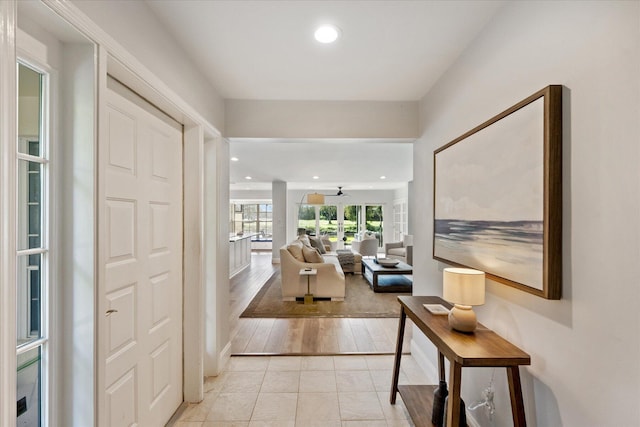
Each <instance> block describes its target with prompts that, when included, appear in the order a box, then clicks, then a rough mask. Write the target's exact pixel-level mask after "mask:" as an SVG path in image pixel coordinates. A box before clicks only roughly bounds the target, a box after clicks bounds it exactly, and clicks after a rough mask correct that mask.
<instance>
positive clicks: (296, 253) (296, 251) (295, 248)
mask: <svg viewBox="0 0 640 427" xmlns="http://www.w3.org/2000/svg"><path fill="white" fill-rule="evenodd" d="M303 247H304V246H303V244H302V243H300V242H293V243H291V244H290V245H288V246H287V250H288V251H289V253H290V254H291V256H293V257H294V258H295V259H296V260H298V261H300V262H304V255H302V248H303Z"/></svg>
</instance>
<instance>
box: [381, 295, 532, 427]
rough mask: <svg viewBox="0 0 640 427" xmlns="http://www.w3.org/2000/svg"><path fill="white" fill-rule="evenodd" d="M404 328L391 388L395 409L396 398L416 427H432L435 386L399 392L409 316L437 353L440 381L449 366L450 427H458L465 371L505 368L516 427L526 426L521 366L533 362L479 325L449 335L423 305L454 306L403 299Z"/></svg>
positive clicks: (400, 327)
mask: <svg viewBox="0 0 640 427" xmlns="http://www.w3.org/2000/svg"><path fill="white" fill-rule="evenodd" d="M398 301H399V302H400V306H401V312H400V322H399V325H398V341H397V345H396V356H395V364H394V368H393V379H392V383H391V399H390V401H391V404H395V403H396V394H397V393H398V392H399V393H400V396H402V400H403V401H404V404H405V406H406V407H407V410H408V411H409V415H411V418H412V420H413V422H414V424H415V425H416V427H421V426H429V427H431V426H432V424H431V408H432V406H433V403H432V402H433V391H434V390H435V388H436V386H430V385H417V386H416V385H401V386H398V375H399V374H400V360H401V358H402V341H403V338H404V327H405V323H406V320H407V316H409V318H410V319H411V320H412V321H413V322H414V323H415V325H416V326H417V327H418V329H420V331H422V333H423V334H425V335H426V337H427V338H429V339H430V340H431V342H432V343H433V344H434V345H435V346H436V348H437V349H438V371H439V376H440V380H441V381H444V380H445V372H444V371H445V367H444V358H445V357H446V358H447V359H448V360H449V364H450V368H449V384H448V386H449V404H448V405H447V413H446V419H447V422H446V424H447V426H449V427H459V425H460V419H459V418H460V386H461V380H462V368H463V367H503V368H506V369H507V378H508V380H509V392H510V395H511V411H512V414H513V425H514V426H516V427H523V426H526V424H527V422H526V419H525V416H524V403H523V399H522V387H521V384H520V371H519V366H520V365H530V364H531V357H530V356H529V355H528V354H527V353H525V352H524V351H522V350H520V349H519V348H518V347H516V346H515V345H513V344H511V343H510V342H509V341H507V340H505V339H503V338H502V337H500V336H499V335H498V334H496V333H494V332H493V331H491V330H489V329H487V328H486V327H484V326H482V325H481V324H478V328H477V329H476V331H475V332H474V333H472V334H465V333H461V332H457V331H454V330H452V329H451V327H450V326H449V321H448V319H447V316H442V315H434V314H431V313H430V312H429V311H427V310H426V309H425V308H424V307H423V305H422V304H442V305H444V306H446V307H449V308H451V304H449V303H447V302H445V301H444V300H443V299H442V298H439V297H424V296H399V297H398Z"/></svg>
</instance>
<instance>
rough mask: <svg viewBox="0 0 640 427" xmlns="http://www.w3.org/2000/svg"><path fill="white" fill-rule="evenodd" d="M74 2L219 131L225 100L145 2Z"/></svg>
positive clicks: (221, 127)
mask: <svg viewBox="0 0 640 427" xmlns="http://www.w3.org/2000/svg"><path fill="white" fill-rule="evenodd" d="M72 3H73V4H74V5H75V6H77V7H78V9H80V10H81V11H82V12H83V13H85V14H86V15H87V16H88V17H89V18H90V19H91V20H92V21H93V22H95V23H96V24H97V25H98V26H99V27H101V28H102V29H103V30H104V31H106V32H107V33H109V35H110V36H111V37H112V38H113V39H115V40H116V41H117V42H118V43H120V44H121V45H122V46H123V47H124V48H125V49H126V50H127V51H128V52H129V53H131V54H132V55H133V56H135V57H136V58H137V59H138V61H140V62H141V63H142V64H144V65H145V67H147V68H148V69H149V70H151V72H153V73H154V74H155V75H156V76H157V77H158V78H160V79H161V80H162V81H163V82H164V83H165V84H166V85H167V86H168V87H170V88H171V90H173V91H174V92H175V93H176V94H178V95H179V96H180V97H181V98H182V99H184V100H185V101H186V102H187V104H189V105H190V106H191V107H193V108H194V109H195V110H196V111H198V112H199V113H200V114H201V115H202V117H204V118H205V119H206V120H208V121H209V122H210V123H211V124H212V125H213V126H215V127H216V129H218V130H219V131H220V132H223V129H224V101H223V99H222V98H221V97H220V96H219V95H218V94H217V92H216V90H215V89H214V88H213V87H212V86H211V84H210V83H209V81H208V80H207V79H206V78H205V77H204V75H203V74H202V73H201V72H200V71H199V70H198V69H197V67H196V66H195V65H194V64H193V62H192V61H191V60H190V59H189V58H188V56H187V55H186V54H185V52H184V51H183V49H182V48H181V47H180V46H179V45H178V43H177V42H176V41H175V39H174V38H173V37H172V36H171V35H170V34H169V33H168V32H167V30H166V27H165V26H164V25H163V24H162V23H161V22H160V21H159V20H158V19H157V18H156V16H155V14H154V13H153V11H152V10H151V8H149V7H148V6H147V5H146V4H145V2H143V1H119V2H116V3H114V2H112V1H108V0H92V1H80V0H72Z"/></svg>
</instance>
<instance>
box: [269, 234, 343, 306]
mask: <svg viewBox="0 0 640 427" xmlns="http://www.w3.org/2000/svg"><path fill="white" fill-rule="evenodd" d="M287 246H288V245H284V246H282V247H281V248H280V270H281V278H282V299H283V300H284V301H295V299H296V297H304V295H305V294H306V293H307V276H301V275H300V270H301V269H303V268H315V269H317V270H318V274H317V276H311V277H310V279H309V283H310V286H309V288H310V291H311V293H312V294H313V296H314V297H316V298H331V300H332V301H344V295H345V280H344V272H343V271H342V267H340V262H339V261H338V258H337V256H336V255H335V253H334V254H325V255H321V256H322V259H323V261H324V262H322V263H319V262H303V261H299V260H297V259H296V258H294V256H293V255H292V254H291V252H290V251H289V250H288V249H287Z"/></svg>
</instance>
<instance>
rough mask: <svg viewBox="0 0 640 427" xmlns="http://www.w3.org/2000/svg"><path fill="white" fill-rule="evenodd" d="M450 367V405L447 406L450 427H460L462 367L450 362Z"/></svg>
mask: <svg viewBox="0 0 640 427" xmlns="http://www.w3.org/2000/svg"><path fill="white" fill-rule="evenodd" d="M450 364H451V366H450V367H449V399H448V401H449V403H448V404H447V423H446V425H447V426H448V427H460V386H461V384H462V365H460V364H458V363H456V362H453V361H450Z"/></svg>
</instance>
